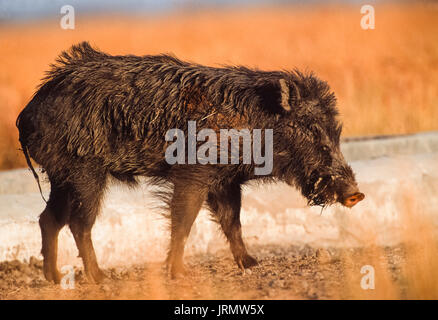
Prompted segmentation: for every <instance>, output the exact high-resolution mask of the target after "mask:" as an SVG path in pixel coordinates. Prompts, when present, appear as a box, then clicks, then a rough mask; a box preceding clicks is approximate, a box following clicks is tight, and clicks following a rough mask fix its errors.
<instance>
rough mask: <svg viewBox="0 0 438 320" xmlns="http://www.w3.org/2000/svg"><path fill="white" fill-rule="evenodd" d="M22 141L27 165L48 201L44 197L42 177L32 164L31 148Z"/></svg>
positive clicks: (42, 196)
mask: <svg viewBox="0 0 438 320" xmlns="http://www.w3.org/2000/svg"><path fill="white" fill-rule="evenodd" d="M20 143H21V148H22V151H23V153H24V157H25V158H26V162H27V166H28V167H29V169H30V170H31V171H32V173H33V176H34V178H35V180H36V182H37V184H38V189H39V190H40V194H41V198H43V200H44V202H45V203H47V200H46V198H44V195H43V190H42V189H41V184H40V178H39V177H38V174H37V173H36V171H35V169H34V167H33V165H32V162H31V161H30V157H29V150H28V149H27V146H26V145H25V144H23V142H22V141H20Z"/></svg>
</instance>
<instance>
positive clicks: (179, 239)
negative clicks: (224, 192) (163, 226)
mask: <svg viewBox="0 0 438 320" xmlns="http://www.w3.org/2000/svg"><path fill="white" fill-rule="evenodd" d="M204 189H206V188H204V187H202V186H199V185H195V184H190V182H188V181H178V182H175V183H174V190H173V195H172V200H171V203H170V215H171V239H170V249H169V252H168V255H167V261H166V262H167V266H168V268H169V269H170V275H171V277H172V278H176V277H178V276H180V275H183V274H184V264H183V255H184V246H185V243H186V240H187V238H188V236H189V233H190V229H191V228H192V225H193V222H195V219H196V217H197V216H198V213H199V210H200V209H201V206H202V204H203V203H204V201H205V198H206V195H207V191H206V190H205V191H203V190H204Z"/></svg>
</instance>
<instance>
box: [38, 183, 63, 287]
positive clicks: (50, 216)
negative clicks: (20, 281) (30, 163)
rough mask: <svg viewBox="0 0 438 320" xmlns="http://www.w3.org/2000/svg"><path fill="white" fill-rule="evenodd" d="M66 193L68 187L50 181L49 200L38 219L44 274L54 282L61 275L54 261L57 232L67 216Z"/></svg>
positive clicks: (56, 252) (56, 281) (58, 279)
mask: <svg viewBox="0 0 438 320" xmlns="http://www.w3.org/2000/svg"><path fill="white" fill-rule="evenodd" d="M68 194H69V190H68V188H66V187H58V186H57V185H56V184H55V183H54V182H53V181H51V191H50V197H49V201H48V202H47V206H46V208H45V209H44V211H43V212H42V213H41V215H40V219H39V224H40V228H41V239H42V249H41V253H42V254H43V257H44V267H43V271H44V276H45V278H46V279H47V280H48V281H53V282H55V283H59V282H60V281H61V275H60V273H59V271H58V268H57V263H56V260H57V256H58V234H59V231H60V230H61V229H62V227H63V226H64V225H65V223H66V220H67V219H68V216H69V204H68Z"/></svg>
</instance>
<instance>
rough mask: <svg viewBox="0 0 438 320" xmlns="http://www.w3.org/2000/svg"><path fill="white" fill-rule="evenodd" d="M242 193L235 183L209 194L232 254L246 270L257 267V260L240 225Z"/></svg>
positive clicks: (214, 212) (212, 208)
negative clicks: (250, 253) (244, 239)
mask: <svg viewBox="0 0 438 320" xmlns="http://www.w3.org/2000/svg"><path fill="white" fill-rule="evenodd" d="M241 199H242V191H241V187H240V184H238V183H235V184H231V185H228V186H226V187H221V188H220V189H219V190H217V189H214V190H210V192H209V193H208V199H207V202H208V205H209V207H210V210H211V212H212V213H213V216H214V218H215V220H216V221H217V222H218V223H219V224H220V225H221V227H222V230H223V232H224V233H225V236H226V237H227V240H228V242H229V243H230V248H231V252H232V254H233V256H234V260H235V261H236V263H237V265H238V266H239V268H241V269H242V270H244V269H245V268H249V267H252V266H255V265H257V260H256V259H254V258H253V257H251V256H250V255H249V254H248V252H247V250H246V247H245V244H244V243H243V239H242V229H241V225H240V207H241V203H242V200H241Z"/></svg>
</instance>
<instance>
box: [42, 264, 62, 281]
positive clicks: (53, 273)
mask: <svg viewBox="0 0 438 320" xmlns="http://www.w3.org/2000/svg"><path fill="white" fill-rule="evenodd" d="M44 277H45V278H46V280H47V281H49V282H54V283H55V284H59V283H61V273H59V271H58V270H57V269H56V268H54V269H52V268H51V267H48V266H47V265H46V264H45V265H44Z"/></svg>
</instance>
